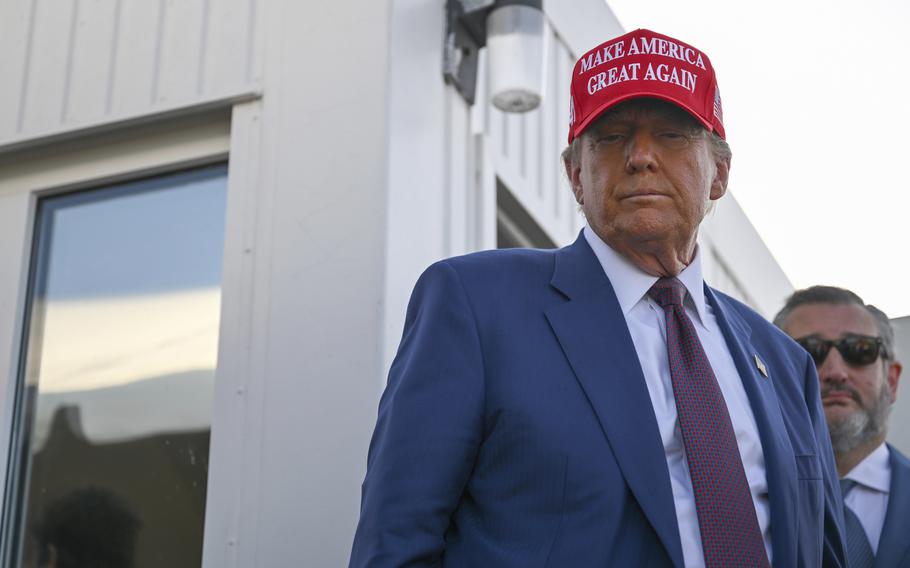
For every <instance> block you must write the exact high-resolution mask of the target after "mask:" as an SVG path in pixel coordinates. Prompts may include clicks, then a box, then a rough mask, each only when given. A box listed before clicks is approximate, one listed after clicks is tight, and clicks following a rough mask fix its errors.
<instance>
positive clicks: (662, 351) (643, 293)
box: [584, 226, 771, 567]
mask: <svg viewBox="0 0 910 568" xmlns="http://www.w3.org/2000/svg"><path fill="white" fill-rule="evenodd" d="M584 235H585V239H587V241H588V244H589V245H591V248H592V249H593V250H594V254H595V255H596V256H597V259H598V260H599V261H600V264H601V266H603V269H604V272H606V274H607V277H608V278H609V279H610V283H611V284H612V285H613V290H614V291H615V292H616V298H617V299H618V300H619V306H620V308H622V313H623V315H624V316H625V318H626V325H628V326H629V333H630V334H631V335H632V342H633V343H634V344H635V351H636V352H637V353H638V360H639V362H640V363H641V368H642V371H643V372H644V376H645V383H646V384H647V387H648V394H649V395H650V396H651V404H652V405H653V406H654V415H655V416H656V417H657V426H658V428H659V430H660V437H661V441H662V442H663V446H664V454H665V455H666V457H667V468H668V469H669V473H670V485H671V488H672V490H673V501H674V504H675V507H676V520H677V523H678V524H679V536H680V539H681V541H682V551H683V559H684V561H685V564H686V566H688V567H699V566H704V565H705V559H704V554H703V552H702V546H701V534H700V532H699V528H698V516H697V513H696V510H695V497H694V495H693V493H692V480H691V478H690V476H689V466H688V464H687V463H686V454H685V448H684V446H683V440H682V433H681V432H680V429H679V423H678V421H677V415H676V399H675V398H674V397H673V385H672V383H671V381H670V364H669V361H668V356H667V331H666V326H667V324H666V317H665V315H664V310H663V308H661V307H660V306H659V305H658V304H657V302H655V301H654V300H653V299H651V297H650V296H648V290H649V289H650V288H651V286H652V285H654V283H655V282H657V277H656V276H651V275H649V274H647V273H645V272H644V271H642V270H641V269H640V268H638V267H637V266H635V265H634V264H632V263H631V262H630V261H629V260H628V259H626V258H625V257H623V256H622V255H620V254H619V253H617V252H616V251H614V250H613V249H611V248H610V247H609V246H608V245H607V244H606V243H604V242H603V240H601V239H600V237H598V236H597V234H596V233H595V232H594V231H593V230H592V229H591V227H590V226H586V227H585V229H584ZM677 278H678V279H679V280H680V281H681V282H682V283H683V285H685V287H686V290H687V291H688V294H687V295H686V299H685V302H684V304H685V309H686V313H687V314H688V316H689V318H690V319H691V320H692V322H693V324H694V326H695V329H696V330H697V333H698V338H699V339H700V340H701V344H702V347H703V348H704V350H705V354H706V355H707V357H708V360H709V361H710V362H711V368H712V369H713V370H714V375H715V376H716V377H717V382H718V384H719V386H720V390H721V392H722V393H723V396H724V400H725V401H726V404H727V410H728V412H729V414H730V421H731V422H732V423H733V431H734V432H735V434H736V443H737V445H738V446H739V455H740V456H741V457H742V461H743V468H744V469H745V472H746V479H747V480H748V482H749V489H750V490H751V492H752V502H753V503H754V504H755V512H756V514H757V516H758V526H759V528H760V529H761V532H762V537H763V538H764V542H765V550H766V551H767V552H768V558H769V559H771V530H770V513H771V511H770V505H769V502H768V483H767V479H766V478H765V458H764V454H763V453H762V447H761V440H760V439H759V435H758V426H757V425H756V423H755V415H754V414H753V413H752V407H751V405H750V404H749V398H748V396H747V395H746V390H745V388H744V387H743V384H742V379H740V376H739V372H738V371H737V370H736V364H735V363H734V362H733V357H732V356H731V355H730V350H729V348H728V347H727V342H726V341H725V340H724V337H723V333H722V332H721V330H720V328H719V327H718V325H717V319H716V317H715V315H714V310H713V308H711V306H710V305H708V304H707V302H706V301H705V292H704V281H703V280H702V273H701V259H700V255H699V253H698V251H697V250H696V253H695V258H694V259H693V261H692V263H691V264H690V265H689V266H687V267H686V268H685V270H683V271H682V272H681V273H680V274H679V275H678V276H677Z"/></svg>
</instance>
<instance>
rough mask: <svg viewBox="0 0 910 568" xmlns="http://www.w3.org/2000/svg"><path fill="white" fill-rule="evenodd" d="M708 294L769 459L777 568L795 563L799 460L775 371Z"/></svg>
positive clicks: (731, 314) (743, 326)
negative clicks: (762, 367)
mask: <svg viewBox="0 0 910 568" xmlns="http://www.w3.org/2000/svg"><path fill="white" fill-rule="evenodd" d="M705 296H706V297H707V299H708V302H709V303H710V304H711V306H712V307H713V308H714V313H715V315H716V317H717V323H718V325H719V326H720V329H721V331H722V332H723V335H724V339H725V340H726V342H727V347H728V348H729V349H730V354H731V355H732V356H733V361H734V363H735V364H736V370H737V371H739V376H740V378H741V379H742V381H743V387H744V388H745V390H746V395H747V396H748V397H749V404H750V405H751V406H752V413H753V414H754V415H755V422H756V424H757V426H758V434H759V437H760V438H761V444H762V453H763V454H764V458H765V477H766V479H767V481H768V497H769V501H770V505H771V527H772V528H773V530H772V531H771V545H772V550H773V551H774V565H775V566H795V565H796V556H797V554H796V553H797V550H796V539H795V538H794V535H795V534H796V533H797V526H796V519H797V503H798V502H799V499H798V493H797V486H796V483H797V482H796V479H797V473H796V461H795V458H794V457H793V446H792V445H791V444H790V440H789V438H788V437H787V428H786V426H785V425H784V419H783V415H782V414H781V409H780V404H779V402H778V399H777V394H776V393H775V391H774V384H773V382H774V379H775V377H774V375H773V369H770V370H768V371H769V373H772V374H770V376H769V377H767V378H766V377H764V376H762V375H761V374H760V371H759V370H758V366H757V363H756V361H755V356H756V355H758V357H759V358H760V359H761V360H762V361H764V359H765V358H764V357H763V356H762V354H761V353H759V352H758V351H757V350H756V349H755V348H754V347H753V346H752V343H751V336H752V329H751V327H750V326H749V324H747V323H746V322H745V320H743V319H742V317H741V316H740V315H739V314H738V313H736V311H735V310H734V309H733V308H732V307H730V306H729V305H727V304H726V302H723V299H722V298H719V297H718V296H717V295H716V294H715V293H714V291H713V290H712V289H711V288H709V287H708V286H707V285H706V286H705Z"/></svg>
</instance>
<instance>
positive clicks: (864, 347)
mask: <svg viewBox="0 0 910 568" xmlns="http://www.w3.org/2000/svg"><path fill="white" fill-rule="evenodd" d="M796 342H797V343H799V344H800V345H802V346H803V349H805V350H806V351H808V352H809V355H811V356H812V360H813V361H815V366H816V367H819V366H821V364H822V363H824V362H825V359H826V358H827V357H828V352H829V351H831V348H832V347H834V348H836V349H837V350H838V351H840V355H841V357H843V358H844V361H846V362H847V363H848V364H850V365H868V364H870V363H874V362H875V360H876V359H878V356H879V355H881V354H882V353H883V352H884V346H883V345H882V338H881V337H869V336H868V335H853V334H850V335H847V336H845V337H843V338H841V339H838V340H837V341H832V340H830V339H821V338H820V337H815V336H812V335H810V336H808V337H801V338H799V339H797V340H796Z"/></svg>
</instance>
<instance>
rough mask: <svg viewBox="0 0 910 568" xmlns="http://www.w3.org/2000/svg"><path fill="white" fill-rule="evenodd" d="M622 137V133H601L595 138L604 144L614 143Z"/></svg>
mask: <svg viewBox="0 0 910 568" xmlns="http://www.w3.org/2000/svg"><path fill="white" fill-rule="evenodd" d="M623 138H624V136H623V135H622V134H602V135H601V136H599V137H598V138H597V141H598V142H602V143H604V144H614V143H616V142H620V141H621V140H622V139H623Z"/></svg>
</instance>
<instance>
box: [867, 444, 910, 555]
mask: <svg viewBox="0 0 910 568" xmlns="http://www.w3.org/2000/svg"><path fill="white" fill-rule="evenodd" d="M888 450H889V451H890V452H891V458H890V461H891V488H890V490H889V492H888V510H887V512H886V513H885V525H884V526H883V527H882V535H881V537H880V538H879V541H878V552H877V553H876V555H875V567H876V568H910V460H908V459H907V457H906V456H905V455H904V454H902V453H900V452H899V451H897V449H896V448H895V447H894V446H891V445H889V446H888Z"/></svg>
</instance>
